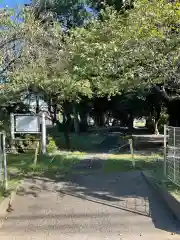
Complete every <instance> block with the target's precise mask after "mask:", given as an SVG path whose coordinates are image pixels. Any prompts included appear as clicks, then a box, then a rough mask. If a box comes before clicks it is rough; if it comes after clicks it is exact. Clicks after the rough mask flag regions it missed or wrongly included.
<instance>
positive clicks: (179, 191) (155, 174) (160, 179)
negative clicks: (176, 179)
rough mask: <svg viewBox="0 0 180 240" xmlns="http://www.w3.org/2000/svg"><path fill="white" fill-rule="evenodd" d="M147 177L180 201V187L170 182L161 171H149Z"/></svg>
mask: <svg viewBox="0 0 180 240" xmlns="http://www.w3.org/2000/svg"><path fill="white" fill-rule="evenodd" d="M146 176H148V178H151V179H152V180H153V181H154V182H155V183H156V184H157V185H158V186H159V187H161V188H164V189H166V190H167V191H168V192H169V193H170V194H171V195H172V196H173V197H174V198H176V199H177V200H178V201H180V187H178V186H177V185H176V184H174V183H172V182H171V181H170V180H168V179H167V178H166V177H165V176H164V173H163V169H161V171H160V170H159V171H158V170H156V171H148V172H146Z"/></svg>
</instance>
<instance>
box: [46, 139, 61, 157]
mask: <svg viewBox="0 0 180 240" xmlns="http://www.w3.org/2000/svg"><path fill="white" fill-rule="evenodd" d="M57 150H58V148H57V146H56V142H55V141H54V139H53V138H52V137H48V144H47V152H48V153H54V152H56V151H57Z"/></svg>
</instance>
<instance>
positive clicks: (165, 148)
mask: <svg viewBox="0 0 180 240" xmlns="http://www.w3.org/2000/svg"><path fill="white" fill-rule="evenodd" d="M166 154H167V126H166V125H164V176H166V175H167V156H166Z"/></svg>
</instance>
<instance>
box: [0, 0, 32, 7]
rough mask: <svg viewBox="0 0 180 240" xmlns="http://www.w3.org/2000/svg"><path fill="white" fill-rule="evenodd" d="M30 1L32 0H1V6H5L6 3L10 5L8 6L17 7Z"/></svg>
mask: <svg viewBox="0 0 180 240" xmlns="http://www.w3.org/2000/svg"><path fill="white" fill-rule="evenodd" d="M29 2H30V0H0V8H3V7H5V6H6V5H8V7H16V6H18V5H23V4H25V3H29Z"/></svg>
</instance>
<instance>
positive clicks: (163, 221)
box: [60, 160, 180, 234]
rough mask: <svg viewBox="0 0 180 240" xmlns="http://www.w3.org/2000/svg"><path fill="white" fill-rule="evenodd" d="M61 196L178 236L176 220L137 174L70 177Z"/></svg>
mask: <svg viewBox="0 0 180 240" xmlns="http://www.w3.org/2000/svg"><path fill="white" fill-rule="evenodd" d="M101 161H102V160H101ZM60 192H61V193H63V194H67V195H72V196H74V197H78V198H82V199H86V200H88V201H93V202H96V203H99V204H103V205H107V206H110V207H115V208H119V209H122V210H125V211H129V212H132V213H136V214H140V215H144V216H147V217H151V219H152V222H153V224H154V226H155V227H156V228H158V229H161V230H164V231H168V232H173V233H178V234H179V233H180V228H179V227H178V222H177V220H176V219H174V216H173V215H172V213H171V212H170V211H169V210H168V208H167V206H166V205H165V203H164V202H163V200H162V199H161V198H160V197H159V196H157V195H156V194H155V193H154V192H153V191H152V189H151V187H150V186H149V185H148V184H147V182H146V181H145V179H144V178H143V176H142V174H141V172H140V171H129V172H121V173H112V174H110V173H108V174H105V173H98V174H97V173H92V174H90V173H89V174H72V176H71V179H70V180H69V181H68V182H67V183H66V184H65V186H64V189H63V190H61V191H60Z"/></svg>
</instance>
